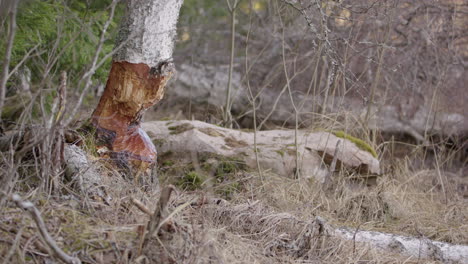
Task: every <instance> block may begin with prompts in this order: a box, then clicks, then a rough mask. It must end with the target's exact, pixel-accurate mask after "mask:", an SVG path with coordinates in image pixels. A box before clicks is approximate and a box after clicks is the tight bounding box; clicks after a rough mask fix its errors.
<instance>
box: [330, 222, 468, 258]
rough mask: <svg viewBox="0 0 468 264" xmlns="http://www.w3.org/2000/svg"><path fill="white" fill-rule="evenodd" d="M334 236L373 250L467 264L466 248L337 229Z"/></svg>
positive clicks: (416, 239)
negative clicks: (367, 246)
mask: <svg viewBox="0 0 468 264" xmlns="http://www.w3.org/2000/svg"><path fill="white" fill-rule="evenodd" d="M334 233H335V235H337V236H339V237H342V238H344V239H347V240H354V241H356V242H362V243H367V244H369V245H371V246H372V247H374V248H379V249H382V250H385V251H390V252H395V253H399V254H401V255H406V256H412V257H414V258H417V259H433V260H438V261H441V262H443V263H468V246H467V245H454V244H449V243H444V242H439V241H433V240H429V239H427V238H417V237H408V236H401V235H395V234H389V233H382V232H373V231H357V232H356V231H355V230H352V229H350V228H344V227H342V228H337V229H335V230H334Z"/></svg>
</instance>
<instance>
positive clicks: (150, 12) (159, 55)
mask: <svg viewBox="0 0 468 264" xmlns="http://www.w3.org/2000/svg"><path fill="white" fill-rule="evenodd" d="M182 2H183V0H127V1H126V5H127V6H126V8H127V10H126V15H125V17H124V18H123V20H122V22H121V25H120V31H119V35H118V37H117V40H116V45H115V46H116V47H119V46H120V45H123V46H122V47H121V48H120V49H119V50H118V51H117V52H116V53H115V55H114V61H127V62H130V63H145V64H147V65H148V66H149V67H155V66H157V65H158V64H159V63H160V62H162V61H166V60H170V59H171V58H172V51H173V47H174V37H175V36H176V25H177V19H178V17H179V10H180V7H181V5H182Z"/></svg>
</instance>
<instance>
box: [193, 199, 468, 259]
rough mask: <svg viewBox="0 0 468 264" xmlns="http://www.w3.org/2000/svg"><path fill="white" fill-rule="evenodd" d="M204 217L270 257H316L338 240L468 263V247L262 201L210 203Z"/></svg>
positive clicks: (428, 257) (204, 206) (420, 256)
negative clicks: (335, 221)
mask: <svg viewBox="0 0 468 264" xmlns="http://www.w3.org/2000/svg"><path fill="white" fill-rule="evenodd" d="M202 206H203V207H201V208H202V213H203V215H204V216H208V217H210V219H211V220H212V221H214V222H215V224H217V225H220V226H226V227H227V228H228V229H229V230H230V231H232V232H235V233H249V234H250V236H252V237H254V239H255V240H258V241H261V243H264V245H265V249H264V251H265V253H266V254H277V252H281V253H282V254H288V255H290V256H293V257H296V258H299V257H300V258H308V259H310V258H312V257H314V256H316V254H320V253H317V252H319V251H320V250H321V249H323V247H324V245H326V244H327V243H333V245H334V246H333V248H338V246H337V244H339V243H338V242H337V241H336V239H344V240H348V241H354V243H355V247H356V248H361V247H363V246H364V247H365V246H370V247H371V248H373V249H376V250H381V251H385V252H389V253H392V254H398V255H401V256H407V257H409V258H410V259H407V260H436V261H440V262H443V263H468V245H456V244H450V243H445V242H440V241H434V240H430V239H428V238H425V237H420V238H418V237H411V236H403V235H396V234H391V233H384V232H375V231H366V230H359V229H353V228H349V227H335V226H334V225H331V224H329V223H327V221H326V220H325V219H323V218H322V217H319V216H317V217H315V219H313V220H301V219H299V218H297V217H296V216H294V215H292V214H289V213H275V212H274V211H272V210H271V209H270V208H268V207H266V206H264V205H262V203H261V202H259V201H254V202H248V203H243V204H238V205H232V204H229V203H227V202H225V203H221V204H218V203H209V204H203V205H202Z"/></svg>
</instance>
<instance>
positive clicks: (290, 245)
mask: <svg viewBox="0 0 468 264" xmlns="http://www.w3.org/2000/svg"><path fill="white" fill-rule="evenodd" d="M411 158H415V156H413V157H410V156H405V157H404V158H399V159H394V160H391V161H387V162H382V166H384V167H385V168H384V171H385V173H384V174H383V175H382V176H380V177H379V179H378V182H377V184H376V185H374V186H371V187H366V186H358V185H356V184H355V183H354V184H353V183H351V181H350V180H349V179H346V178H344V177H339V176H335V177H334V178H333V182H332V185H331V188H328V189H324V188H323V185H322V184H321V183H319V182H316V181H314V180H310V179H307V180H306V179H297V180H296V179H291V178H289V177H284V176H280V175H274V174H272V173H271V172H269V171H267V170H265V171H262V174H261V175H260V174H259V172H258V171H249V170H247V169H245V167H244V166H242V165H239V164H237V165H236V164H231V165H229V164H223V165H222V167H218V168H216V170H214V172H213V173H211V174H209V173H208V174H206V175H204V177H203V178H199V177H198V176H197V174H196V172H193V171H190V170H187V168H188V167H190V166H192V168H193V164H180V163H174V162H169V161H167V160H166V161H165V160H164V159H161V160H160V161H159V165H158V176H159V181H160V182H159V184H158V187H157V188H142V186H141V185H139V184H135V183H134V182H133V181H131V180H128V179H125V178H124V177H122V175H120V174H119V173H117V172H115V171H113V170H111V169H109V168H107V167H106V166H104V165H99V166H100V168H99V171H100V172H101V174H102V179H103V184H102V186H101V190H103V193H104V194H105V195H104V196H103V197H85V196H83V195H80V194H79V193H76V192H75V191H74V189H73V188H72V187H71V186H69V185H67V184H64V185H63V187H64V188H63V190H64V191H62V193H60V194H55V193H52V194H51V193H47V192H46V191H38V190H37V189H36V190H34V191H25V192H22V193H20V195H22V196H23V198H25V199H28V200H31V201H33V202H34V204H35V206H36V207H37V208H38V209H39V210H40V212H41V214H42V218H43V219H44V221H45V226H46V228H47V229H48V231H49V233H50V234H51V236H52V237H53V238H54V239H55V241H56V242H57V244H58V245H59V247H60V248H62V249H63V250H64V251H65V252H67V253H69V254H70V255H73V256H77V257H78V258H80V259H81V261H82V262H83V263H443V262H441V261H439V260H437V259H433V260H428V259H424V260H423V259H419V258H417V257H411V256H410V257H409V256H405V255H404V254H398V253H395V251H394V252H389V251H388V250H382V249H378V248H374V247H371V246H369V245H366V244H361V243H357V242H355V241H352V240H351V241H350V240H344V239H339V238H337V237H333V236H327V235H326V234H325V233H322V232H321V233H314V232H316V231H317V230H315V231H313V230H311V229H310V227H311V224H313V223H314V220H315V219H317V217H320V219H322V220H323V221H325V222H326V223H327V225H329V226H333V227H348V228H351V229H356V230H370V231H378V232H385V233H393V234H399V235H405V236H411V237H416V238H420V239H421V240H422V239H430V240H435V241H441V242H447V243H451V244H462V245H468V202H467V199H466V198H467V197H466V196H464V194H466V190H463V189H462V187H463V186H465V185H461V182H462V181H465V182H466V177H465V178H462V177H459V176H460V175H459V176H457V175H455V174H454V173H446V172H444V171H440V170H439V171H438V170H415V169H413V168H412V165H411V162H410V161H411ZM97 164H99V163H97ZM187 166H188V167H187ZM25 181H26V180H25ZM25 181H24V182H23V184H25V185H26V183H25ZM20 184H21V182H20ZM167 186H172V187H170V188H172V189H173V192H172V195H170V197H167V198H169V199H168V201H167V204H165V205H166V206H167V208H165V209H164V210H162V211H161V210H160V212H161V213H162V220H161V221H160V224H159V226H158V227H157V228H156V232H157V234H158V235H157V236H155V237H153V238H150V239H149V241H147V242H145V243H147V244H146V245H145V246H144V247H142V241H143V238H144V234H143V233H144V230H145V227H146V225H147V223H148V221H149V219H150V215H149V214H151V213H152V212H153V211H155V209H156V212H157V211H158V209H157V208H159V207H160V202H159V201H160V195H161V190H163V189H166V190H167ZM25 189H27V188H25ZM0 233H1V235H0V237H1V239H0V252H1V256H2V258H3V259H4V261H6V262H4V263H55V262H53V261H52V262H51V259H53V258H51V257H50V256H51V254H52V253H51V252H50V251H49V249H48V248H47V246H45V243H44V242H43V240H42V239H41V238H40V236H39V232H38V230H37V228H36V225H35V223H34V221H33V220H32V219H31V218H30V216H29V215H28V214H26V213H25V212H24V211H23V210H22V209H20V208H18V207H16V206H15V204H14V203H7V206H6V207H5V208H2V214H1V216H0ZM312 234H315V235H312Z"/></svg>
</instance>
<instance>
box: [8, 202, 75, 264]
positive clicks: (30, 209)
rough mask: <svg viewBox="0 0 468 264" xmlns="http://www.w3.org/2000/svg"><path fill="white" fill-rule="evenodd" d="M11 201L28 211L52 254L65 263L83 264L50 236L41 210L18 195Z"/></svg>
mask: <svg viewBox="0 0 468 264" xmlns="http://www.w3.org/2000/svg"><path fill="white" fill-rule="evenodd" d="M11 200H13V201H14V202H15V203H16V205H17V206H18V207H20V208H22V209H24V210H26V211H28V213H29V214H30V215H31V218H32V219H33V220H34V222H35V223H36V225H37V228H38V229H39V233H40V234H41V237H42V239H43V240H44V241H45V242H46V244H47V245H48V246H49V247H50V249H51V250H52V252H53V253H54V254H55V255H56V256H57V257H58V258H59V259H60V260H61V261H63V262H65V263H67V264H81V260H80V259H78V258H75V257H71V256H69V255H67V254H66V253H65V252H63V250H62V249H61V248H59V247H58V245H57V243H56V242H55V240H54V239H53V238H52V237H51V236H50V234H49V232H48V231H47V228H46V226H45V223H44V220H43V219H42V217H41V213H40V212H39V210H38V209H37V208H36V206H34V204H33V203H31V202H30V201H23V200H22V199H21V197H20V196H19V195H17V194H13V195H12V196H11Z"/></svg>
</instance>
